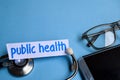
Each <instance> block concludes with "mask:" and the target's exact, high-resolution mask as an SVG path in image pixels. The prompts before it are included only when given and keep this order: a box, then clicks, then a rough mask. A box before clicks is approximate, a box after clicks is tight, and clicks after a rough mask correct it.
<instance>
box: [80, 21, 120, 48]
mask: <svg viewBox="0 0 120 80" xmlns="http://www.w3.org/2000/svg"><path fill="white" fill-rule="evenodd" d="M105 25H107V26H110V27H111V28H110V29H109V28H108V29H105V30H102V31H100V32H97V33H94V34H90V35H88V34H87V33H88V32H89V31H91V30H93V29H95V28H98V27H102V26H103V27H104V26H105ZM116 30H120V20H118V21H116V22H112V23H106V24H101V25H97V26H95V27H93V28H91V29H89V30H87V31H86V32H84V33H83V34H82V39H86V40H87V41H88V43H87V46H88V47H93V48H94V49H96V50H99V49H104V48H108V47H110V46H111V45H112V44H114V43H115V41H116V32H115V31H116ZM107 31H112V32H113V34H114V42H113V43H112V44H111V45H108V46H105V47H102V48H98V47H96V46H94V44H93V43H94V41H95V40H96V39H97V37H98V36H99V35H101V34H104V33H105V32H107ZM95 35H96V39H95V40H94V41H93V42H91V40H89V37H94V36H95Z"/></svg>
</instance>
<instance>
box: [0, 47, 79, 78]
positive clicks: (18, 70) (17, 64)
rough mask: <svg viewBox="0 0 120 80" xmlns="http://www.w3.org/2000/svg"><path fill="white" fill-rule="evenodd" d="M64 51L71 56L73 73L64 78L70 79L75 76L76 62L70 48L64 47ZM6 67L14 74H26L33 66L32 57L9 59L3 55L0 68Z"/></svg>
mask: <svg viewBox="0 0 120 80" xmlns="http://www.w3.org/2000/svg"><path fill="white" fill-rule="evenodd" d="M66 53H67V54H68V55H70V56H71V57H72V61H73V64H72V70H73V74H72V75H71V76H70V77H68V78H67V79H66V80H72V78H74V77H75V75H76V74H77V71H78V63H77V60H76V59H75V56H74V54H73V50H72V49H71V48H68V49H66ZM2 67H7V68H8V71H9V73H11V74H12V75H14V76H17V77H20V76H24V75H28V74H29V73H30V72H31V71H32V70H33V68H34V61H33V59H18V60H9V59H8V55H7V54H6V55H3V56H1V57H0V68H2Z"/></svg>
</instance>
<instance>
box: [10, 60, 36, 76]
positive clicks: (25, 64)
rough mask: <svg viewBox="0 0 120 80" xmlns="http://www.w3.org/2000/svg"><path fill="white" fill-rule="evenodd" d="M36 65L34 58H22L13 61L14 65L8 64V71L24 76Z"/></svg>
mask: <svg viewBox="0 0 120 80" xmlns="http://www.w3.org/2000/svg"><path fill="white" fill-rule="evenodd" d="M33 67H34V62H33V59H22V60H14V61H12V65H11V66H8V71H9V72H10V73H11V74H12V75H14V76H18V77H19V76H24V75H27V74H29V73H30V72H31V71H32V69H33Z"/></svg>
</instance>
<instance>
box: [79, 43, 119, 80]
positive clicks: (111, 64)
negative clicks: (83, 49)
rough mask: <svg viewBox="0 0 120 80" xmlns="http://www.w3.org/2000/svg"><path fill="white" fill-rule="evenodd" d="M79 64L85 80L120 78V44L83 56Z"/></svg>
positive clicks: (117, 79)
mask: <svg viewBox="0 0 120 80" xmlns="http://www.w3.org/2000/svg"><path fill="white" fill-rule="evenodd" d="M78 65H79V70H80V72H81V73H82V75H83V77H84V79H85V80H120V45H117V46H113V47H110V48H107V49H105V50H101V51H97V52H95V53H92V54H88V55H85V56H82V57H80V58H79V60H78Z"/></svg>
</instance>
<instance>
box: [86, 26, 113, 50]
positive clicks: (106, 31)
mask: <svg viewBox="0 0 120 80" xmlns="http://www.w3.org/2000/svg"><path fill="white" fill-rule="evenodd" d="M87 35H88V40H89V41H90V42H91V43H92V44H93V45H94V46H95V47H97V48H102V47H106V46H109V45H111V44H113V43H114V41H115V34H114V32H113V29H112V28H111V26H109V25H101V26H98V27H96V28H94V29H92V30H90V31H89V32H88V33H87Z"/></svg>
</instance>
